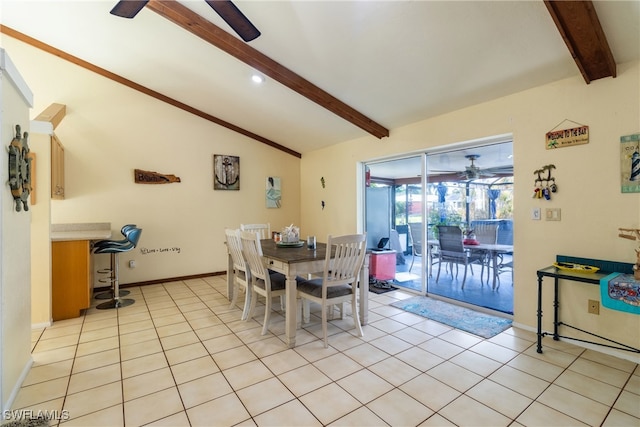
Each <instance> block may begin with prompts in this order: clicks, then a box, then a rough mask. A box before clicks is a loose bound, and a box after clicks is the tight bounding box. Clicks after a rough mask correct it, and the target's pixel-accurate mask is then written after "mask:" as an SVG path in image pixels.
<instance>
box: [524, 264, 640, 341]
mask: <svg viewBox="0 0 640 427" xmlns="http://www.w3.org/2000/svg"><path fill="white" fill-rule="evenodd" d="M556 261H557V262H568V263H575V264H583V265H592V266H594V267H598V268H600V270H599V271H598V272H596V273H578V272H574V271H566V270H560V269H558V268H556V267H554V266H549V267H545V268H542V269H540V270H538V271H537V272H536V274H537V276H538V347H537V349H536V351H537V352H538V353H542V337H544V336H547V335H553V339H554V340H555V341H558V340H559V339H560V338H568V339H572V340H575V341H581V342H586V343H589V344H595V345H600V346H604V347H610V348H615V349H618V350H625V351H631V352H634V353H640V349H637V348H634V347H631V346H628V345H626V344H622V343H619V342H617V341H613V340H611V339H609V338H605V337H603V336H600V335H596V334H594V333H592V332H588V331H585V330H583V329H580V328H577V327H575V326H572V325H569V324H567V323H564V322H562V321H560V319H559V308H560V304H559V302H558V281H559V280H560V279H564V280H571V281H574V282H582V283H589V284H592V285H597V286H600V279H602V278H603V277H606V276H608V275H609V274H611V273H613V272H620V273H627V274H632V273H633V270H632V268H633V264H628V263H622V262H615V261H602V260H595V259H587V258H576V257H570V256H566V255H557V256H556ZM545 277H552V278H553V279H554V291H553V333H551V332H544V331H543V330H542V281H543V279H544V278H545ZM560 326H566V327H569V328H572V329H575V330H578V331H580V332H583V333H586V334H588V335H591V336H594V337H597V338H600V339H602V340H604V341H607V342H610V343H613V344H616V345H609V344H604V343H601V342H594V341H587V340H583V339H578V338H573V337H569V336H564V335H560V334H559V333H558V328H559V327H560Z"/></svg>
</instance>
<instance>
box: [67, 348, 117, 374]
mask: <svg viewBox="0 0 640 427" xmlns="http://www.w3.org/2000/svg"><path fill="white" fill-rule="evenodd" d="M119 362H120V351H119V350H118V349H117V348H113V349H111V350H106V351H103V352H102V353H94V354H89V355H87V356H82V357H76V358H75V360H74V362H73V373H74V374H77V373H79V372H84V371H88V370H91V369H95V368H101V367H103V366H107V365H113V364H114V363H119Z"/></svg>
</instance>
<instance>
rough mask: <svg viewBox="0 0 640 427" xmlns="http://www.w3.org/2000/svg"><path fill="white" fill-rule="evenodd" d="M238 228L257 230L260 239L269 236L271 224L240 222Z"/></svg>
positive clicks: (268, 237)
mask: <svg viewBox="0 0 640 427" xmlns="http://www.w3.org/2000/svg"><path fill="white" fill-rule="evenodd" d="M240 230H242V231H252V232H258V233H259V234H260V238H261V239H270V238H271V224H269V223H266V224H240Z"/></svg>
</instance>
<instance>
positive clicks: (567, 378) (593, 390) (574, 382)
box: [554, 370, 620, 406]
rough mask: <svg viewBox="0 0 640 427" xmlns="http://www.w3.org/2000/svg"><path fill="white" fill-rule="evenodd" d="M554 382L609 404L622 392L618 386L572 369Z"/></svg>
mask: <svg viewBox="0 0 640 427" xmlns="http://www.w3.org/2000/svg"><path fill="white" fill-rule="evenodd" d="M554 384H555V385H558V386H560V387H563V388H566V389H567V390H571V391H573V392H576V393H578V394H581V395H583V396H585V397H588V398H589V399H592V400H595V401H596V402H600V403H602V404H604V405H608V406H611V405H613V402H615V400H616V398H617V397H618V395H619V394H620V389H619V388H617V387H614V386H612V385H609V384H606V383H603V382H601V381H598V380H596V379H593V378H590V377H587V376H585V375H582V374H579V373H577V372H574V371H571V370H566V371H564V372H563V373H562V375H560V376H559V377H558V379H557V380H555V381H554Z"/></svg>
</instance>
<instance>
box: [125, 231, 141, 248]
mask: <svg viewBox="0 0 640 427" xmlns="http://www.w3.org/2000/svg"><path fill="white" fill-rule="evenodd" d="M141 234H142V228H131V229H129V230H128V231H127V239H128V240H129V242H131V244H132V245H133V247H134V248H135V247H136V246H138V242H139V241H140V235H141Z"/></svg>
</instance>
